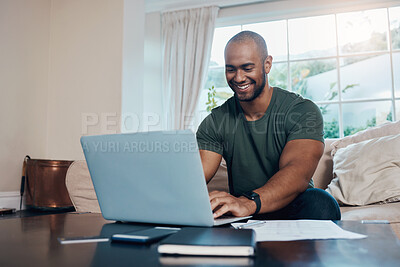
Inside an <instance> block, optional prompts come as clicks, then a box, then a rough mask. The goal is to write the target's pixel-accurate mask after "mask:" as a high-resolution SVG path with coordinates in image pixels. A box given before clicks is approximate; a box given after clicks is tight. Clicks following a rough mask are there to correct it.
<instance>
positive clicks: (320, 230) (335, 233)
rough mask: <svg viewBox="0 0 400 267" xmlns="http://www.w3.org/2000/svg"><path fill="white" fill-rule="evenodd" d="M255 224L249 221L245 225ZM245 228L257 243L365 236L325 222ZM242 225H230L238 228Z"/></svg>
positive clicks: (283, 222) (289, 222) (270, 223)
mask: <svg viewBox="0 0 400 267" xmlns="http://www.w3.org/2000/svg"><path fill="white" fill-rule="evenodd" d="M251 222H255V220H249V221H248V222H247V223H251ZM264 222H265V223H262V224H257V225H254V226H249V227H245V228H246V229H253V230H254V231H255V232H256V240H257V242H262V241H293V240H307V239H361V238H366V237H367V236H366V235H362V234H357V233H353V232H350V231H346V230H343V229H342V228H340V227H339V226H338V225H337V224H335V223H334V222H332V221H327V220H272V221H264ZM241 225H244V223H232V226H233V227H235V228H238V227H239V226H241Z"/></svg>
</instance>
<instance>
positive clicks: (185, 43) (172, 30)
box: [162, 6, 219, 129]
mask: <svg viewBox="0 0 400 267" xmlns="http://www.w3.org/2000/svg"><path fill="white" fill-rule="evenodd" d="M218 10H219V8H218V7H215V6H211V7H203V8H195V9H188V10H180V11H171V12H165V13H163V14H162V41H163V58H164V61H163V103H164V107H163V109H164V112H165V117H164V120H165V122H166V125H165V126H166V127H164V128H166V129H185V128H188V123H189V121H191V120H192V118H193V115H194V111H195V108H196V104H197V100H198V97H199V95H200V90H201V89H202V87H203V84H204V82H205V79H206V76H207V69H208V63H209V60H210V54H211V45H212V39H213V35H214V28H215V20H216V18H217V15H218Z"/></svg>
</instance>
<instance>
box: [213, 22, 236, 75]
mask: <svg viewBox="0 0 400 267" xmlns="http://www.w3.org/2000/svg"><path fill="white" fill-rule="evenodd" d="M240 30H241V26H240V25H239V26H230V27H221V28H216V29H215V31H214V39H213V44H212V48H211V59H210V67H212V66H223V67H225V59H224V50H225V46H226V43H228V41H229V39H231V38H232V37H233V36H234V35H235V34H237V33H239V32H240Z"/></svg>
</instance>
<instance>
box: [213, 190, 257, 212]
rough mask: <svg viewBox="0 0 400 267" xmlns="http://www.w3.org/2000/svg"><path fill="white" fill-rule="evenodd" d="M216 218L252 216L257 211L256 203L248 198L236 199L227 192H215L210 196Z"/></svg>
mask: <svg viewBox="0 0 400 267" xmlns="http://www.w3.org/2000/svg"><path fill="white" fill-rule="evenodd" d="M209 196H210V203H211V209H212V210H213V213H214V218H218V217H220V216H222V215H224V214H227V213H230V214H232V215H233V216H236V217H244V216H249V215H252V214H253V213H254V212H255V211H256V203H255V202H254V201H252V200H250V199H248V198H246V197H238V198H237V197H234V196H232V195H231V194H229V193H227V192H222V191H213V192H211V193H210V194H209Z"/></svg>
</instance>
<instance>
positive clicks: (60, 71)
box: [47, 0, 123, 160]
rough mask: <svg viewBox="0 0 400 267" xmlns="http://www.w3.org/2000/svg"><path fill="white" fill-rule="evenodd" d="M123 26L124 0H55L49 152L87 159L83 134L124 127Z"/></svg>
mask: <svg viewBox="0 0 400 267" xmlns="http://www.w3.org/2000/svg"><path fill="white" fill-rule="evenodd" d="M122 26H123V1H122V0H119V1H109V0H85V1H79V0H73V1H63V0H53V1H52V9H51V31H50V70H49V94H48V99H47V102H48V112H47V121H48V127H47V136H48V139H47V156H48V157H49V158H52V159H68V160H72V159H83V153H82V149H81V147H80V142H79V138H80V136H81V135H82V134H98V133H109V131H110V132H119V126H118V117H119V116H120V113H121V75H122V74H121V71H122V41H123V40H122V38H123V35H122V34H123V28H122ZM86 121H88V123H86ZM96 121H97V123H96ZM108 124H109V125H108Z"/></svg>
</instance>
